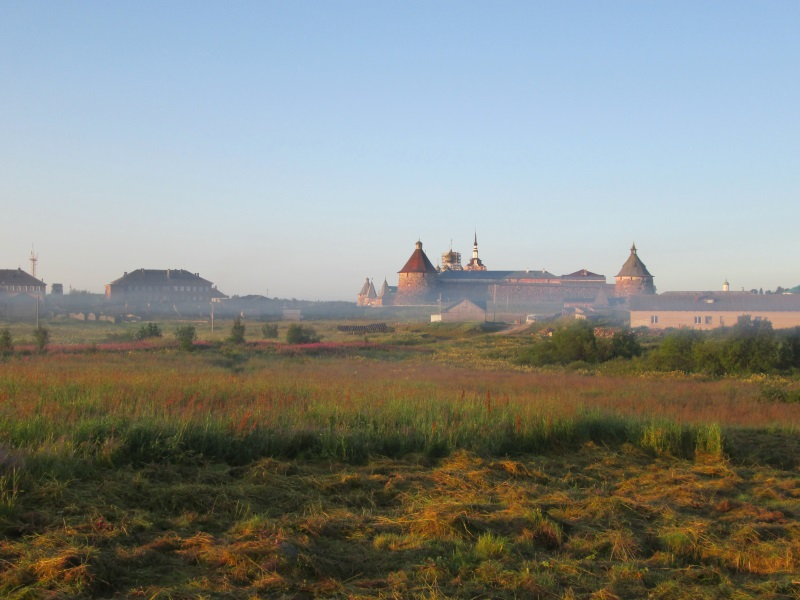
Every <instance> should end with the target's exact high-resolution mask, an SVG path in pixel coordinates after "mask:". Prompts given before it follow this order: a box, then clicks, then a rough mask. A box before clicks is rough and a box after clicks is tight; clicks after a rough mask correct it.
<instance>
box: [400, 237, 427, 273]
mask: <svg viewBox="0 0 800 600" xmlns="http://www.w3.org/2000/svg"><path fill="white" fill-rule="evenodd" d="M398 273H436V267H434V266H433V263H432V262H431V261H430V260H429V259H428V257H427V256H426V254H425V253H424V252H423V251H422V242H417V247H416V249H415V250H414V253H413V254H412V255H411V258H409V259H408V262H406V264H405V266H404V267H403V268H402V269H400V270H399V271H398Z"/></svg>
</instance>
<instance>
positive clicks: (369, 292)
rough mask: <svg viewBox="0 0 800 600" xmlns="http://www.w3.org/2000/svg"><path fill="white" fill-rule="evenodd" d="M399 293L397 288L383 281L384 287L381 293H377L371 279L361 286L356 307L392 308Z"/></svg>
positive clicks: (367, 279)
mask: <svg viewBox="0 0 800 600" xmlns="http://www.w3.org/2000/svg"><path fill="white" fill-rule="evenodd" d="M396 293H397V288H396V287H392V286H390V285H389V283H388V282H387V281H386V279H384V280H383V285H381V289H380V290H379V291H377V292H376V291H375V286H374V285H373V284H372V281H371V280H370V278H369V277H367V278H366V281H364V285H362V286H361V291H360V292H359V293H358V299H357V300H356V306H391V305H392V304H394V296H395V294H396Z"/></svg>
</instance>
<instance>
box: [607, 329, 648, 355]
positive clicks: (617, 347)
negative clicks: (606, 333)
mask: <svg viewBox="0 0 800 600" xmlns="http://www.w3.org/2000/svg"><path fill="white" fill-rule="evenodd" d="M641 354H642V345H641V344H640V343H639V340H637V339H636V334H635V333H634V332H633V331H630V330H628V331H622V330H620V331H615V332H614V337H612V338H611V357H612V358H617V357H620V358H633V357H634V356H640V355H641Z"/></svg>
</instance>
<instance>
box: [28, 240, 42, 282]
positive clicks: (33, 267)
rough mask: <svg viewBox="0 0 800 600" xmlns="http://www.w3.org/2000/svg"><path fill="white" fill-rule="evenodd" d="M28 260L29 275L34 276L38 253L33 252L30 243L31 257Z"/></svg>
mask: <svg viewBox="0 0 800 600" xmlns="http://www.w3.org/2000/svg"><path fill="white" fill-rule="evenodd" d="M28 260H30V261H31V275H33V276H34V277H36V263H37V262H39V255H38V254H35V253H34V251H33V245H31V257H30V258H29V259H28Z"/></svg>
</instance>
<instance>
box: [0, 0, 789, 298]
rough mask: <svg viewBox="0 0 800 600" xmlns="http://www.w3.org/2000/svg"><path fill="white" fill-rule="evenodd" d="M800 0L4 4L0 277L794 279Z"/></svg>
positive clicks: (289, 286)
mask: <svg viewBox="0 0 800 600" xmlns="http://www.w3.org/2000/svg"><path fill="white" fill-rule="evenodd" d="M799 28H800V2H796V1H795V0H786V1H779V0H774V1H773V0H769V1H765V2H739V1H736V0H725V1H711V0H703V1H700V2H698V1H696V0H692V1H686V2H683V1H678V0H671V1H670V2H632V1H629V0H626V1H613V0H604V1H589V0H586V1H583V2H577V1H571V0H565V1H552V2H531V1H525V2H510V1H508V2H506V1H499V2H495V1H492V2H482V1H477V0H475V1H469V2H464V1H462V0H459V1H444V0H442V1H437V0H433V1H432V0H425V1H413V0H409V1H404V2H374V1H363V2H355V1H344V0H342V1H322V0H319V1H314V2H312V1H305V0H296V1H280V2H274V1H269V0H259V1H257V2H247V1H236V2H221V1H220V2H210V1H197V0H192V1H181V0H174V1H170V2H160V1H149V0H143V1H137V2H132V1H128V2H123V1H120V2H92V1H76V2H57V1H55V0H49V1H46V2H40V1H37V0H0V223H2V236H0V268H17V267H22V268H23V269H26V270H27V269H29V267H30V263H29V261H28V258H29V256H30V254H31V249H32V248H33V249H34V250H35V252H36V253H37V254H38V257H39V262H38V267H37V276H39V277H40V278H41V279H43V280H44V281H45V282H47V283H48V284H51V283H63V284H64V287H65V290H68V289H70V288H73V289H80V290H89V291H92V292H101V291H103V289H104V286H105V284H107V283H109V282H111V281H113V280H115V279H117V278H118V277H121V276H122V274H123V273H124V272H126V271H133V270H135V269H138V268H148V269H167V268H170V269H181V268H182V269H186V270H189V271H191V272H199V273H200V275H201V276H202V277H204V278H205V279H208V280H210V281H212V282H214V283H215V284H216V285H217V286H218V287H219V289H220V290H221V291H223V292H225V293H227V294H231V295H233V294H239V295H245V294H263V295H267V296H270V297H280V298H300V299H306V300H348V301H353V302H354V301H355V298H356V295H357V293H358V291H359V290H360V288H361V286H362V284H363V282H364V278H365V277H370V278H374V280H375V284H376V287H377V286H378V285H379V284H380V283H382V282H383V279H384V278H386V279H387V280H388V282H389V284H390V285H396V283H397V271H399V270H400V269H401V268H402V266H403V265H404V264H405V262H406V260H407V259H408V257H409V256H410V255H411V253H412V252H413V250H414V244H415V242H416V241H417V240H421V241H422V243H423V245H424V246H423V247H424V249H425V251H426V252H427V253H428V256H429V257H430V258H431V260H432V262H433V263H434V264H438V263H439V262H440V258H439V257H440V256H441V254H442V253H443V252H445V251H447V250H448V249H450V247H451V245H452V248H453V249H454V250H457V251H460V252H461V253H462V257H463V259H464V262H466V261H467V260H468V259H469V258H470V256H471V252H472V242H473V236H474V235H475V233H476V232H477V236H478V242H479V248H480V258H481V260H482V261H483V262H484V264H486V265H487V266H488V268H489V269H500V270H517V269H546V270H548V271H550V272H552V273H555V274H557V275H560V274H565V273H571V272H574V271H577V270H579V269H582V268H586V269H589V270H590V271H593V272H596V273H601V274H604V275H606V277H607V278H608V281H609V282H613V277H614V275H616V274H617V272H618V271H619V269H620V267H621V266H622V264H623V263H624V262H625V260H626V259H627V257H628V255H629V249H630V246H631V243H632V242H634V241H635V243H636V246H637V247H638V249H639V256H640V257H641V258H642V260H643V261H644V262H645V264H646V265H647V267H648V269H649V270H650V271H651V273H652V274H653V275H654V276H655V283H656V286H657V288H658V290H659V291H660V292H661V291H675V290H716V289H721V285H722V282H723V281H724V280H725V279H727V280H728V281H729V282H730V284H731V289H737V290H738V289H740V288H745V289H752V288H763V289H765V290H767V289H774V288H775V287H777V286H783V287H793V286H796V285H798V284H800V261H798V257H799V256H800V235H798V233H797V230H798V217H800V203H798V200H799V199H800V68H798V65H800V35H798V34H797V31H798V29H799Z"/></svg>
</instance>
